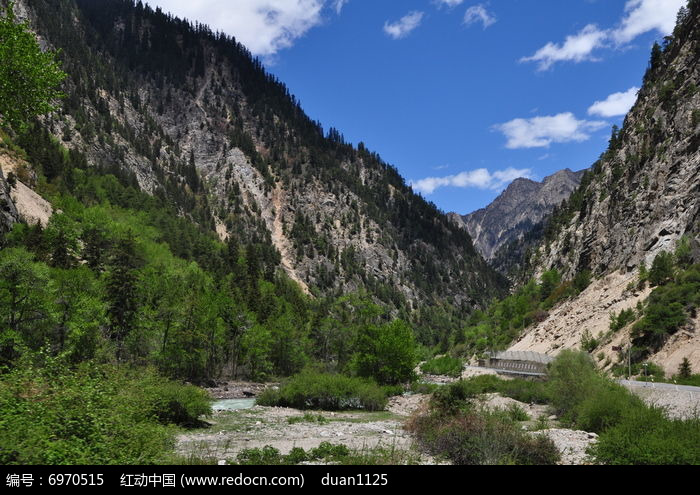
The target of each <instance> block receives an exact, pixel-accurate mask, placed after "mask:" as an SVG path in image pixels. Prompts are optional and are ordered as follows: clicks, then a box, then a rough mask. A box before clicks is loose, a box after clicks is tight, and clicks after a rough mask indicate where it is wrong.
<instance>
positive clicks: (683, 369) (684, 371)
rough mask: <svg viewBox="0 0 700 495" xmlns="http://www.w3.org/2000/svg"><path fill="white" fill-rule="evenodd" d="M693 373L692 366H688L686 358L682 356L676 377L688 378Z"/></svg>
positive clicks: (688, 362)
mask: <svg viewBox="0 0 700 495" xmlns="http://www.w3.org/2000/svg"><path fill="white" fill-rule="evenodd" d="M692 374H693V368H692V367H691V366H690V361H688V358H683V361H682V362H681V364H680V365H679V366H678V377H679V378H682V379H687V378H690V377H691V376H692Z"/></svg>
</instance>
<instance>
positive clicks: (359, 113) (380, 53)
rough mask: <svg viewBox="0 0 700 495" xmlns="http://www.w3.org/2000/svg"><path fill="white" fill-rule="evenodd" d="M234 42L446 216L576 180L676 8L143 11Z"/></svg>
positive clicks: (360, 2) (260, 2) (517, 0)
mask: <svg viewBox="0 0 700 495" xmlns="http://www.w3.org/2000/svg"><path fill="white" fill-rule="evenodd" d="M148 3H150V4H151V5H153V6H161V7H162V8H163V9H164V10H166V11H170V12H172V13H173V14H176V15H178V16H181V17H187V18H189V19H191V20H199V21H200V22H205V23H207V24H209V25H211V26H212V27H213V28H214V29H218V30H222V31H225V32H227V33H228V34H231V35H233V36H235V37H236V38H237V39H238V40H239V41H241V42H243V43H244V44H246V46H248V47H249V49H250V50H251V51H252V52H253V53H254V54H256V55H257V56H259V57H260V58H261V59H262V60H263V61H264V62H265V65H266V66H267V67H268V69H269V70H270V71H271V72H272V73H274V74H275V75H276V76H278V77H279V78H280V79H281V80H282V81H283V82H284V83H285V84H287V86H288V87H289V88H290V90H291V92H292V93H293V94H295V95H296V96H297V97H298V98H299V99H300V100H301V103H302V106H303V107H304V109H305V110H306V112H307V113H308V114H309V116H310V117H311V118H313V119H314V120H318V121H320V122H321V123H322V124H323V125H324V127H325V128H329V127H331V126H333V127H336V128H337V129H338V130H340V131H341V132H342V133H343V134H344V135H345V138H346V139H347V140H349V141H350V142H352V143H355V144H356V143H358V142H360V141H362V142H364V143H365V144H366V145H367V146H368V147H369V148H370V149H371V150H373V151H376V152H378V153H379V154H380V155H381V156H382V157H383V158H384V159H385V160H386V161H387V162H389V163H391V164H393V165H395V166H396V167H397V168H398V169H399V171H400V172H401V173H402V175H403V176H404V177H405V178H406V180H407V181H408V182H409V183H412V184H413V186H414V189H416V190H417V191H419V192H421V194H423V195H424V196H425V197H426V198H427V199H429V200H431V201H433V202H435V203H436V204H437V205H438V206H439V207H440V208H441V209H443V210H445V211H456V212H459V213H469V212H471V211H473V210H475V209H478V208H481V207H483V206H485V205H486V204H488V203H489V202H490V201H492V200H493V199H494V198H495V197H496V196H497V195H498V194H499V193H500V192H501V191H502V190H503V188H504V187H505V186H507V184H508V183H509V181H511V180H512V179H514V178H516V177H517V176H528V177H531V178H533V179H542V178H543V177H545V176H547V175H549V174H551V173H553V172H556V171H557V170H560V169H563V168H567V167H568V168H571V169H573V170H580V169H583V168H586V167H589V166H590V165H591V164H592V163H593V162H594V161H595V160H596V159H597V158H598V156H599V155H600V154H601V153H602V152H603V151H604V149H605V147H606V145H607V140H608V138H609V136H610V128H611V126H612V125H613V124H618V125H620V124H621V122H622V120H623V118H624V113H625V112H626V110H627V109H628V108H629V107H630V106H631V104H632V103H633V101H634V98H635V94H636V90H637V89H638V88H639V86H640V85H641V80H642V76H643V74H644V71H645V69H646V66H647V63H648V60H649V53H650V48H651V45H652V44H653V42H654V40H661V39H663V36H664V35H667V34H669V33H670V32H671V31H672V29H673V25H674V24H675V19H676V14H677V12H678V9H679V8H680V7H681V6H683V5H684V4H685V0H567V1H561V0H484V1H481V2H479V1H472V0H401V1H397V0H344V1H343V0H200V1H197V2H194V1H191V0H151V1H149V2H148Z"/></svg>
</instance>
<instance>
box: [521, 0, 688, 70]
mask: <svg viewBox="0 0 700 495" xmlns="http://www.w3.org/2000/svg"><path fill="white" fill-rule="evenodd" d="M686 4H687V0H628V1H627V3H626V4H625V16H624V18H623V19H622V20H621V21H620V23H619V26H618V27H617V28H615V29H609V30H601V29H598V27H597V26H596V25H594V24H589V25H588V26H586V27H585V28H583V30H582V31H581V32H579V33H578V34H576V35H573V36H568V37H567V38H566V41H565V42H564V43H563V44H555V43H552V42H550V43H547V44H546V45H545V46H543V47H542V48H540V49H539V50H538V51H537V52H536V53H535V54H534V55H532V56H531V57H524V58H522V59H520V61H521V62H539V67H538V69H539V70H547V69H549V68H550V67H551V66H552V65H554V64H555V63H557V62H563V61H572V62H583V61H586V60H588V61H595V60H597V59H596V58H595V57H594V56H593V51H594V50H596V49H598V48H602V47H604V46H605V44H606V42H608V43H609V42H611V41H612V42H614V43H616V44H617V45H618V46H620V45H624V44H626V43H629V42H631V41H632V40H634V39H635V38H636V37H637V36H640V35H642V34H644V33H648V32H649V31H657V32H658V33H660V34H662V35H669V34H671V33H672V32H673V29H674V27H675V25H676V18H677V15H678V11H679V10H680V8H681V7H683V6H685V5H686ZM609 44H611V45H612V43H609Z"/></svg>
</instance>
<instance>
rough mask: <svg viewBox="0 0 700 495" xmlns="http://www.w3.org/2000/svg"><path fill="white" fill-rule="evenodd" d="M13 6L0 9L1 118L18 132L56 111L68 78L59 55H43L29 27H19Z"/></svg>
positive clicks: (23, 25) (45, 53) (24, 24)
mask: <svg viewBox="0 0 700 495" xmlns="http://www.w3.org/2000/svg"><path fill="white" fill-rule="evenodd" d="M13 6H14V4H13V2H10V3H9V4H8V5H7V6H6V7H5V8H4V9H2V8H0V118H1V119H2V121H4V122H5V123H6V124H9V125H10V126H11V127H13V128H15V129H16V130H20V129H22V128H24V127H26V125H27V123H28V122H29V121H30V120H31V119H32V118H34V117H36V116H37V115H41V114H45V113H47V112H50V111H52V110H54V107H53V105H52V100H53V99H55V98H58V97H60V96H62V93H61V92H60V91H59V90H58V89H57V87H58V86H59V85H60V84H61V82H62V81H63V79H64V78H65V77H66V74H65V73H64V72H63V71H62V70H61V69H60V66H59V64H58V63H57V61H56V53H55V52H51V51H47V52H43V51H42V50H41V48H40V47H39V43H38V41H37V39H36V37H35V36H34V34H32V32H31V31H30V30H29V26H28V25H27V24H26V23H18V22H17V18H16V17H15V14H14V11H13Z"/></svg>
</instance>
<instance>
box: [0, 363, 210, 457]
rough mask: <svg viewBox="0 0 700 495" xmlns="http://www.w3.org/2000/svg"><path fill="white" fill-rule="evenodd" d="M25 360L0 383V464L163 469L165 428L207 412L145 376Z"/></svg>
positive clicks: (199, 401) (179, 389) (186, 390)
mask: <svg viewBox="0 0 700 495" xmlns="http://www.w3.org/2000/svg"><path fill="white" fill-rule="evenodd" d="M32 360H35V361H36V362H35V363H32V362H30V361H29V356H26V357H25V360H24V361H23V363H22V365H21V366H19V367H17V368H16V369H14V370H13V371H10V372H9V373H6V374H4V375H2V376H0V462H1V463H2V464H52V465H56V464H139V465H140V464H154V463H162V462H163V461H164V459H165V458H166V456H167V455H169V453H170V450H171V449H172V447H173V441H172V440H173V433H174V431H173V430H172V429H171V428H170V427H168V426H166V424H169V423H173V422H182V420H183V419H185V416H183V411H186V416H187V418H186V419H187V420H189V419H190V418H192V417H193V415H195V414H199V413H202V412H204V413H206V412H207V411H208V402H206V401H205V398H204V395H203V392H201V391H197V392H195V391H194V390H193V389H192V388H191V387H183V386H182V385H179V384H176V383H172V382H168V381H167V380H164V379H162V378H160V377H158V376H157V375H155V374H154V373H152V372H151V371H144V370H130V369H127V368H115V367H111V366H101V365H96V364H95V363H90V362H86V363H84V364H82V365H80V366H78V367H77V368H75V369H70V368H69V367H66V366H64V365H63V364H61V361H60V360H57V359H53V358H47V357H46V354H45V353H41V354H37V355H33V356H32ZM185 422H188V421H185Z"/></svg>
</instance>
